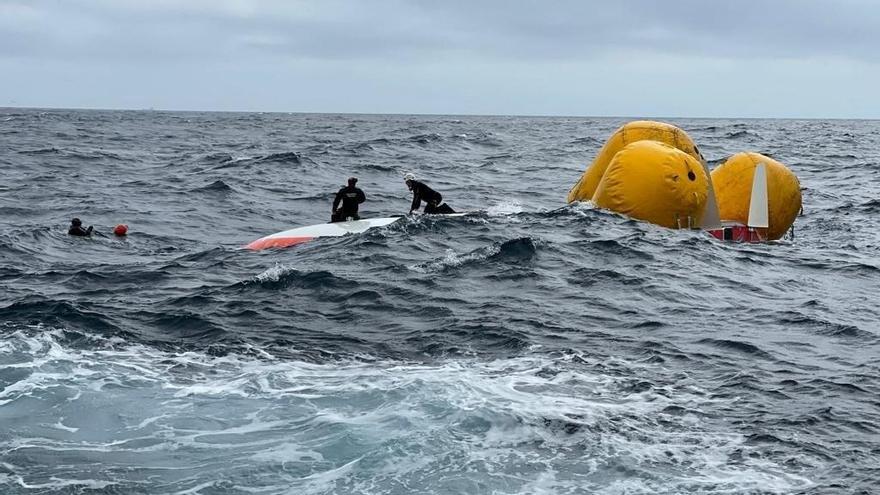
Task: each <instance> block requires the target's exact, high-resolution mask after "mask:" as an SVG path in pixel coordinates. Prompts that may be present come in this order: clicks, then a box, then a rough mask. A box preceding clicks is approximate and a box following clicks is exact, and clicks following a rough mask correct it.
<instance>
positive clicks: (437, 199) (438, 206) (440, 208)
mask: <svg viewBox="0 0 880 495" xmlns="http://www.w3.org/2000/svg"><path fill="white" fill-rule="evenodd" d="M403 181H404V182H406V187H408V188H409V190H410V191H412V193H413V200H412V205H411V206H410V208H409V212H410V213H412V212H414V211H416V210H418V209H419V207H420V206H421V205H422V201H424V202H425V209H424V210H423V211H424V213H427V214H429V215H448V214H450V213H455V210H453V209H452V208H451V207H450V206H449V205H448V204H446V203H443V195H441V194H440V193H438V192H437V191H435V190H433V189H431V188H430V187H428V186H427V185H426V184H425V183H424V182H419V181H417V180H416V177H415V175H413V174H406V175H404V176H403Z"/></svg>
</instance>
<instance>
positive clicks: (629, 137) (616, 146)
mask: <svg viewBox="0 0 880 495" xmlns="http://www.w3.org/2000/svg"><path fill="white" fill-rule="evenodd" d="M642 140H652V141H659V142H661V143H666V144H668V145H670V146H673V147H675V148H677V149H679V150H681V151H683V152H685V153H687V154H688V155H690V156H692V157H693V158H695V159H696V160H700V154H699V152H698V151H697V147H696V145H694V142H693V141H692V140H691V138H690V136H688V135H687V133H686V132H684V131H683V130H681V129H679V128H678V127H675V126H674V125H672V124H666V123H664V122H653V121H650V120H638V121H634V122H630V123H628V124H626V125H624V126H623V127H621V128H620V129H618V130H617V131H615V132H614V134H612V135H611V137H609V138H608V141H606V142H605V146H603V147H602V149H601V150H600V151H599V154H598V155H596V159H595V160H593V163H592V165H590V166H589V167H588V168H587V170H586V171H585V172H584V173H583V175H582V176H581V178H580V180H578V182H577V184H575V185H574V187H572V188H571V190H570V191H568V198H567V201H568V202H569V203H571V202H573V201H589V200H590V199H591V198H592V197H593V194H595V192H596V187H597V186H598V185H599V180H600V179H602V176H603V175H605V169H606V168H608V164H609V163H611V159H612V158H614V155H615V154H617V152H618V151H620V150H621V149H623V147H624V146H626V145H628V144H630V143H634V142H637V141H642Z"/></svg>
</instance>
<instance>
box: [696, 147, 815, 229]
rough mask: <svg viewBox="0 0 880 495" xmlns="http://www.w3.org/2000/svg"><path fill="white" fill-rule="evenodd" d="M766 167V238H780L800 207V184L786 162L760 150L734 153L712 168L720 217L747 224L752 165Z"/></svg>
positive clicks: (752, 172) (753, 166) (753, 171)
mask: <svg viewBox="0 0 880 495" xmlns="http://www.w3.org/2000/svg"><path fill="white" fill-rule="evenodd" d="M759 163H763V164H765V166H766V169H767V213H768V215H767V218H768V220H769V227H768V229H767V238H768V239H769V240H776V239H780V238H781V237H782V236H784V235H785V233H786V232H787V231H788V229H789V228H790V227H791V225H792V224H793V223H794V220H795V218H796V217H797V215H798V212H799V211H800V210H801V185H800V182H798V179H797V177H796V176H795V175H794V173H793V172H792V171H791V170H789V169H788V167H786V166H785V165H783V164H781V163H779V162H777V161H776V160H774V159H772V158H770V157H768V156H764V155H762V154H760V153H753V152H746V153H737V154H735V155H733V156H731V157H730V158H728V159H727V161H726V162H724V163H722V164H721V165H719V166H717V167H715V170H713V171H712V184H713V185H714V189H715V196H716V199H717V201H718V210H719V213H720V214H721V219H722V220H725V221H733V222H738V223H741V224H743V225H746V224H747V223H748V220H749V202H750V200H751V195H752V180H753V177H754V175H755V167H757V166H758V164H759Z"/></svg>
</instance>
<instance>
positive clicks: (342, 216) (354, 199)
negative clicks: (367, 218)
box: [330, 177, 367, 223]
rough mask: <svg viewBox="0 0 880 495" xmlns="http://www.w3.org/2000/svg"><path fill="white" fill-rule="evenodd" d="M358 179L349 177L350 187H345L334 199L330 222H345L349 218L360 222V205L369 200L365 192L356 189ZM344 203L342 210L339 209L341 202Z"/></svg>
mask: <svg viewBox="0 0 880 495" xmlns="http://www.w3.org/2000/svg"><path fill="white" fill-rule="evenodd" d="M357 181H358V180H357V177H349V178H348V185H347V186H345V187H343V188H342V189H340V190H339V192H337V193H336V198H335V199H333V212H332V214H331V215H330V222H331V223H332V222H344V221H345V220H347V219H348V218H351V219H352V220H360V219H361V217H360V215H358V205H359V204H361V203H363V202H364V201H366V200H367V197H366V196H365V195H364V192H363V191H361V190H360V189H359V188H357V187H355V184H357ZM340 201H341V202H342V208H341V209H340V208H339V202H340Z"/></svg>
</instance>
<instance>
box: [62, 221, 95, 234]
mask: <svg viewBox="0 0 880 495" xmlns="http://www.w3.org/2000/svg"><path fill="white" fill-rule="evenodd" d="M67 233H68V235H75V236H77V237H88V236H90V235H92V226H91V225H89V228H87V229H84V228H83V226H82V220H80V219H79V218H74V219H73V220H71V221H70V228H69V229H67Z"/></svg>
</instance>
